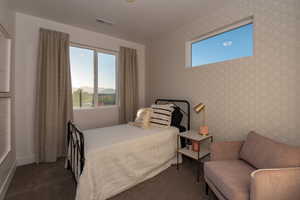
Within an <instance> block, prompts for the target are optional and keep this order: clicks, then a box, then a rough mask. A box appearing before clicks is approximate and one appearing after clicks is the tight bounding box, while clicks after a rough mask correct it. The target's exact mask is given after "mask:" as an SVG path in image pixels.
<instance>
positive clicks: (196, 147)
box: [192, 140, 200, 152]
mask: <svg viewBox="0 0 300 200" xmlns="http://www.w3.org/2000/svg"><path fill="white" fill-rule="evenodd" d="M192 150H193V151H195V152H198V151H200V145H199V144H198V142H197V141H194V140H193V141H192Z"/></svg>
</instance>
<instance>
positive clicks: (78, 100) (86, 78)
mask: <svg viewBox="0 0 300 200" xmlns="http://www.w3.org/2000/svg"><path fill="white" fill-rule="evenodd" d="M70 63H71V77H72V94H73V107H93V105H94V103H93V102H94V100H93V99H94V98H93V96H94V52H93V51H92V50H89V49H83V48H78V47H70Z"/></svg>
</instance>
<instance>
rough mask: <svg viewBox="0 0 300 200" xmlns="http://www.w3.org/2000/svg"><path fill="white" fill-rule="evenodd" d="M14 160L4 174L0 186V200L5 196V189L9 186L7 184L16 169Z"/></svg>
mask: <svg viewBox="0 0 300 200" xmlns="http://www.w3.org/2000/svg"><path fill="white" fill-rule="evenodd" d="M16 167H17V165H16V161H15V162H14V163H13V165H12V166H11V168H10V170H9V173H8V175H7V176H6V178H5V180H4V182H3V185H2V186H1V188H0V200H4V198H5V194H6V192H7V189H8V187H9V184H10V182H11V180H12V178H13V177H14V174H15V171H16Z"/></svg>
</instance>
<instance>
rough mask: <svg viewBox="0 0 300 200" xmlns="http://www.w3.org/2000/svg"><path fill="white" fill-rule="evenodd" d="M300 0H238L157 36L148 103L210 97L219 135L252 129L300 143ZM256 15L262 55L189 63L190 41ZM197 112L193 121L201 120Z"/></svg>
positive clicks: (257, 51) (210, 116) (210, 115)
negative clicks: (187, 46)
mask: <svg viewBox="0 0 300 200" xmlns="http://www.w3.org/2000/svg"><path fill="white" fill-rule="evenodd" d="M299 10H300V1H299V0H230V1H228V4H227V6H226V7H223V8H220V9H219V10H215V11H214V12H211V13H210V14H204V15H203V17H202V18H200V19H197V20H196V21H194V22H192V23H191V24H188V25H186V26H184V27H181V28H179V29H177V30H176V31H174V32H172V33H169V34H165V35H164V36H162V37H160V38H158V39H155V40H153V41H152V43H151V44H150V53H149V54H150V59H149V74H150V75H149V77H148V78H149V82H148V86H149V87H148V92H149V93H148V104H150V103H151V102H153V101H154V99H156V98H157V97H168V98H186V99H188V100H189V101H190V102H191V103H192V104H193V105H194V104H196V103H198V102H204V103H205V104H206V105H207V112H206V114H207V115H206V118H207V124H208V126H209V128H210V131H211V133H212V134H213V135H214V136H215V138H216V139H217V140H238V139H244V138H245V136H246V134H247V133H248V132H249V131H250V130H255V131H257V132H258V133H261V134H263V135H266V136H269V137H271V138H274V139H277V140H279V141H282V142H286V143H289V144H293V145H300V117H299V116H300V115H299V114H300V106H298V105H297V104H299V103H300V97H299V94H300V12H299ZM251 15H254V40H255V42H254V56H252V57H246V58H241V59H237V60H231V61H226V62H222V63H215V64H209V65H205V66H202V67H198V68H190V69H187V68H185V67H184V65H185V49H184V44H185V41H187V40H189V39H191V38H194V37H197V36H199V35H202V34H204V33H206V32H208V31H211V30H214V29H215V28H218V27H222V26H224V25H227V24H231V23H232V22H235V21H237V20H240V19H243V18H245V17H248V16H251ZM201 116H202V115H196V114H195V113H193V115H192V127H193V128H197V127H198V126H199V125H200V124H201Z"/></svg>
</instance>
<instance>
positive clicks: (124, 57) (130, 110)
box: [119, 47, 138, 124]
mask: <svg viewBox="0 0 300 200" xmlns="http://www.w3.org/2000/svg"><path fill="white" fill-rule="evenodd" d="M137 71H138V66H137V51H136V49H130V48H126V47H121V48H120V65H119V73H120V77H119V80H120V87H119V88H120V90H119V91H120V92H119V94H120V112H119V122H120V124H123V123H128V122H129V121H133V120H134V117H135V115H136V112H137V109H138V72H137Z"/></svg>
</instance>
